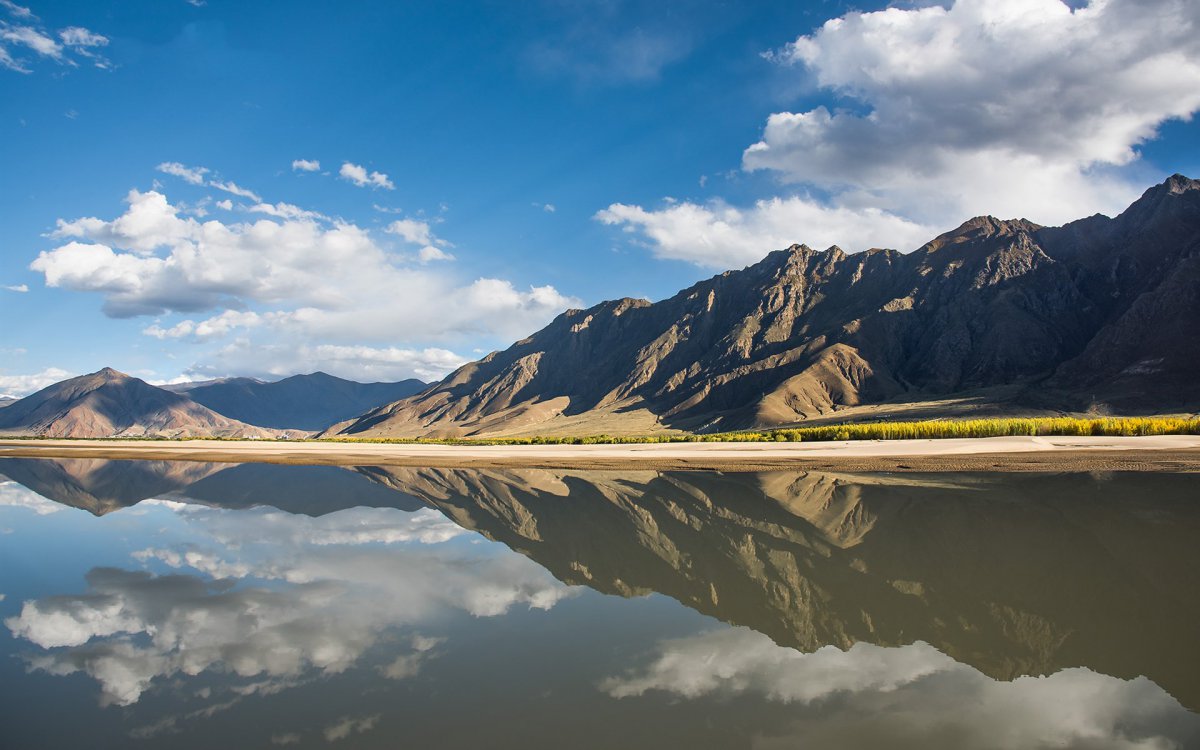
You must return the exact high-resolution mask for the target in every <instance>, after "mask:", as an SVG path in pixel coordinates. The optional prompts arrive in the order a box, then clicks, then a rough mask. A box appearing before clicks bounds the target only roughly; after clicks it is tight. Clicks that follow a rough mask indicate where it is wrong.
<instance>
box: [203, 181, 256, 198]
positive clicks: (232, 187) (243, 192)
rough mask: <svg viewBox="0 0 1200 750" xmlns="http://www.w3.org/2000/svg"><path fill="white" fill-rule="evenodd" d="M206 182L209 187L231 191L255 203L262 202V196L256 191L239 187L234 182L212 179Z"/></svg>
mask: <svg viewBox="0 0 1200 750" xmlns="http://www.w3.org/2000/svg"><path fill="white" fill-rule="evenodd" d="M208 184H209V185H210V186H211V187H215V188H216V189H217V190H223V191H225V192H226V193H231V194H233V195H236V196H238V197H239V198H249V199H250V200H252V201H254V202H255V203H262V197H260V196H259V194H258V193H256V192H254V191H253V190H248V189H246V188H244V187H239V186H238V184H237V183H235V182H229V181H226V182H218V181H217V180H213V181H212V182H210V183H208Z"/></svg>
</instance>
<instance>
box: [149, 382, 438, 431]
mask: <svg viewBox="0 0 1200 750" xmlns="http://www.w3.org/2000/svg"><path fill="white" fill-rule="evenodd" d="M425 387H426V384H425V383H422V382H421V381H420V380H402V381H400V382H397V383H356V382H354V381H353V380H344V379H342V378H338V377H334V376H333V375H327V374H326V373H323V372H314V373H312V374H311V375H294V376H292V377H290V378H284V379H283V380H280V381H277V382H274V383H265V382H263V381H261V380H255V379H253V378H226V379H222V380H210V381H205V382H203V383H194V384H193V383H184V384H180V385H175V386H171V387H170V390H172V391H174V392H176V393H181V394H184V395H187V396H188V397H189V398H191V399H192V400H193V401H195V402H196V403H199V404H202V405H204V406H207V407H208V408H210V409H212V410H214V411H216V412H219V413H221V414H224V415H225V416H227V417H232V418H234V419H238V420H241V421H243V422H247V423H249V424H255V425H259V426H261V427H275V428H279V429H297V430H321V429H324V428H326V427H328V426H329V425H331V424H334V423H335V422H340V421H342V420H345V419H349V418H351V417H354V416H357V415H359V414H362V413H363V412H365V411H368V410H370V409H374V408H375V407H377V406H382V405H383V404H387V403H390V402H392V401H396V400H398V399H402V398H406V397H408V396H412V395H415V394H417V393H420V392H421V391H422V390H424V389H425Z"/></svg>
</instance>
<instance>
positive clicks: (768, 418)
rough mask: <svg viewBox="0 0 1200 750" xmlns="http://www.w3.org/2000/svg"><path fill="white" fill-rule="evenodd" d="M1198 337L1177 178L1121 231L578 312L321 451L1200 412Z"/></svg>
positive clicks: (795, 274) (946, 249)
mask: <svg viewBox="0 0 1200 750" xmlns="http://www.w3.org/2000/svg"><path fill="white" fill-rule="evenodd" d="M803 229H804V228H803V227H797V228H796V231H797V233H798V234H799V233H802V232H803ZM1197 330H1200V183H1198V182H1196V181H1194V180H1190V179H1188V178H1186V177H1183V176H1182V175H1175V176H1173V177H1171V178H1170V179H1169V180H1167V181H1166V182H1164V183H1163V184H1161V185H1158V186H1156V187H1153V188H1151V189H1150V190H1148V191H1146V193H1145V194H1144V195H1143V196H1142V197H1141V198H1140V199H1139V200H1138V201H1137V202H1135V203H1134V204H1133V205H1132V206H1130V207H1129V208H1128V209H1127V210H1126V211H1125V212H1124V213H1122V214H1121V215H1120V216H1119V217H1117V218H1115V219H1110V218H1108V217H1105V216H1100V215H1097V216H1093V217H1090V218H1087V219H1083V220H1080V221H1076V222H1073V223H1071V224H1068V225H1066V226H1064V227H1058V228H1053V227H1041V226H1038V225H1037V224H1034V223H1032V222H1029V221H1026V220H1024V219H1021V220H1012V221H1001V220H999V219H996V218H993V217H990V216H983V217H978V218H975V219H971V220H970V221H967V222H966V223H964V224H963V225H962V226H960V227H958V228H957V229H955V230H953V231H951V232H948V233H946V234H943V235H941V236H940V237H937V238H935V239H933V240H931V241H930V242H929V243H928V244H926V245H925V246H923V247H921V248H920V249H918V250H916V251H915V252H912V253H910V254H903V253H900V252H897V251H895V250H877V249H876V250H868V251H866V252H861V253H856V254H852V255H851V254H846V253H845V252H843V251H842V250H841V249H839V248H837V247H831V248H829V249H827V250H823V251H818V250H813V249H812V248H809V247H807V246H805V245H794V246H792V247H790V248H788V249H786V250H779V251H776V252H773V253H771V254H769V255H767V256H766V257H765V258H764V259H763V260H762V261H760V262H758V263H756V264H754V265H752V266H749V267H748V268H745V269H743V270H740V271H727V272H725V273H723V274H720V275H718V276H715V277H713V278H711V279H708V280H706V281H702V282H700V283H698V284H696V285H694V286H692V287H690V288H688V289H684V290H683V291H681V292H679V293H678V294H676V295H675V296H673V297H671V298H669V299H666V300H663V301H661V302H657V303H650V302H648V301H645V300H638V299H629V298H626V299H621V300H616V301H612V302H604V303H601V304H599V305H596V306H595V307H592V308H590V309H587V310H569V311H567V312H565V313H563V314H562V315H560V316H559V317H558V318H556V319H555V320H554V321H553V322H551V323H550V325H548V326H546V327H545V328H544V329H542V330H541V331H538V332H537V333H534V334H533V335H531V336H529V337H528V338H525V339H523V340H521V341H519V342H517V343H516V344H514V345H512V346H511V347H509V348H508V349H506V350H505V351H502V352H495V353H492V354H490V355H488V356H487V357H485V358H483V359H482V360H479V361H477V362H473V363H471V364H468V365H465V366H463V367H461V368H460V369H458V370H457V371H455V372H454V373H452V374H451V375H450V376H448V377H447V378H446V379H445V380H443V381H442V382H441V383H438V384H437V385H436V386H434V387H431V388H429V389H427V390H425V391H424V392H422V393H420V394H419V395H416V396H413V397H410V398H407V399H404V400H400V401H397V402H395V403H392V404H389V405H387V406H383V407H381V408H378V409H375V410H373V411H371V412H368V413H366V414H364V415H362V416H361V417H359V418H358V419H355V420H351V421H348V422H346V423H344V424H341V425H338V426H336V427H335V428H334V429H331V430H329V431H328V432H327V434H344V435H361V436H405V437H414V436H446V437H451V436H486V435H517V434H534V433H541V434H580V433H595V432H602V431H603V432H612V433H621V432H625V433H629V432H653V431H655V430H661V429H663V428H677V429H687V430H695V431H716V430H725V429H740V428H757V427H771V426H778V425H785V424H793V423H796V422H799V421H802V420H806V419H811V418H814V417H821V416H825V415H829V414H831V413H833V412H835V410H839V409H843V408H845V407H853V406H859V405H864V404H879V403H885V402H889V401H900V400H904V401H910V402H911V401H923V400H937V399H944V398H946V397H948V396H953V395H955V394H964V393H969V392H974V391H978V390H980V389H989V388H999V387H1005V388H1007V389H1008V390H1009V391H1010V392H1011V394H1012V395H1011V396H1010V398H1012V399H1013V400H1014V401H1015V402H1016V403H1019V404H1023V405H1026V406H1029V407H1036V408H1041V409H1049V410H1076V411H1084V410H1098V411H1105V410H1116V411H1126V412H1130V411H1134V412H1146V411H1182V410H1191V409H1195V408H1197V407H1200V377H1197V373H1200V336H1197V335H1196V331H1197Z"/></svg>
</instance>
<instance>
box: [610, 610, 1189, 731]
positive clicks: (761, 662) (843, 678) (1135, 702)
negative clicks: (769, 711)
mask: <svg viewBox="0 0 1200 750" xmlns="http://www.w3.org/2000/svg"><path fill="white" fill-rule="evenodd" d="M600 688H601V690H603V691H604V692H606V693H608V694H609V695H611V696H613V697H615V698H629V697H634V696H642V695H645V694H646V693H649V692H653V691H658V692H664V693H668V694H671V695H674V696H677V697H679V698H682V699H700V698H705V697H725V698H728V697H732V696H737V695H747V694H752V695H756V696H758V697H761V698H766V699H768V700H771V701H775V702H779V703H787V704H795V705H796V708H797V710H796V720H795V725H794V727H793V729H794V731H795V734H794V735H788V736H778V737H761V738H760V742H759V743H757V744H756V747H759V746H761V747H794V746H795V743H796V742H797V740H798V739H799V738H800V737H801V736H802V737H803V738H804V740H805V743H804V744H805V745H806V746H813V747H842V748H846V747H873V746H887V747H892V748H897V747H903V748H908V747H913V748H917V747H931V746H954V747H959V748H980V749H982V748H989V749H990V748H996V749H997V750H999V749H1000V748H1033V747H1063V748H1091V749H1094V750H1099V749H1100V748H1111V749H1113V750H1118V749H1120V750H1125V749H1130V750H1132V749H1133V748H1139V749H1144V750H1149V749H1150V748H1156V749H1157V748H1162V749H1165V748H1179V747H1194V746H1196V745H1195V743H1196V742H1198V741H1200V717H1197V716H1196V715H1194V714H1191V713H1189V712H1188V711H1186V710H1185V709H1184V708H1183V707H1182V706H1180V704H1179V703H1178V701H1176V700H1175V699H1174V698H1172V697H1171V696H1170V695H1169V694H1167V693H1166V692H1165V691H1164V690H1163V689H1162V688H1160V687H1158V686H1157V685H1155V684H1154V683H1153V682H1151V681H1150V680H1148V679H1146V678H1145V677H1139V678H1136V679H1133V680H1121V679H1117V678H1115V677H1108V676H1105V675H1102V674H1098V673H1096V672H1093V671H1091V670H1089V669H1085V668H1075V669H1065V670H1062V671H1060V672H1057V673H1055V674H1052V675H1050V676H1043V677H1020V678H1017V679H1015V680H1012V681H1007V682H1006V681H998V680H994V679H992V678H990V677H988V676H986V675H984V674H983V673H982V672H979V671H978V670H976V669H973V668H971V667H969V666H966V665H964V664H960V663H958V662H956V661H954V660H953V659H951V658H950V657H949V656H946V655H945V654H943V653H941V652H940V651H938V650H937V649H935V648H933V647H932V646H930V645H928V644H926V643H915V644H913V645H911V646H904V647H900V648H884V647H880V646H874V645H871V644H867V643H858V644H855V645H854V646H852V647H850V648H849V649H847V650H846V651H841V650H839V649H837V648H835V647H833V646H826V647H824V648H820V649H818V650H816V651H815V652H813V653H808V654H805V653H802V652H799V651H795V650H793V649H790V648H784V647H781V646H777V645H775V644H774V643H773V642H772V641H771V640H770V639H769V638H767V637H766V636H764V635H762V634H760V633H756V632H754V631H752V630H749V629H747V628H740V627H738V628H731V629H726V630H717V631H712V632H707V633H702V634H699V635H695V636H690V637H685V638H679V639H673V640H667V641H664V642H662V643H660V644H659V649H658V651H657V653H656V654H654V655H653V656H652V657H651V659H650V661H649V663H648V664H645V665H643V666H641V667H640V668H637V669H634V670H632V671H630V672H628V673H626V674H625V675H622V676H618V677H611V678H609V679H607V680H605V681H603V682H602V683H601V685H600ZM810 707H811V708H812V709H813V710H808V709H809V708H810ZM948 742H949V744H947V743H948ZM875 743H878V744H875Z"/></svg>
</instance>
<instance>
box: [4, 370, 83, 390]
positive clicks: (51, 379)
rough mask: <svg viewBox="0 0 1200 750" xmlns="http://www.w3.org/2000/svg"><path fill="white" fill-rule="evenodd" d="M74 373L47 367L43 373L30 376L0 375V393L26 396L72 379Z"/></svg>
mask: <svg viewBox="0 0 1200 750" xmlns="http://www.w3.org/2000/svg"><path fill="white" fill-rule="evenodd" d="M72 375H73V373H70V372H68V371H66V370H63V369H61V368H58V367H47V368H46V369H45V370H42V371H41V372H35V373H31V374H28V375H4V374H0V393H11V394H13V395H16V396H26V395H29V394H30V393H33V392H35V391H40V390H42V389H43V388H45V387H47V386H51V385H54V384H55V383H57V382H59V381H60V380H65V379H67V378H69V377H71V376H72Z"/></svg>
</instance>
